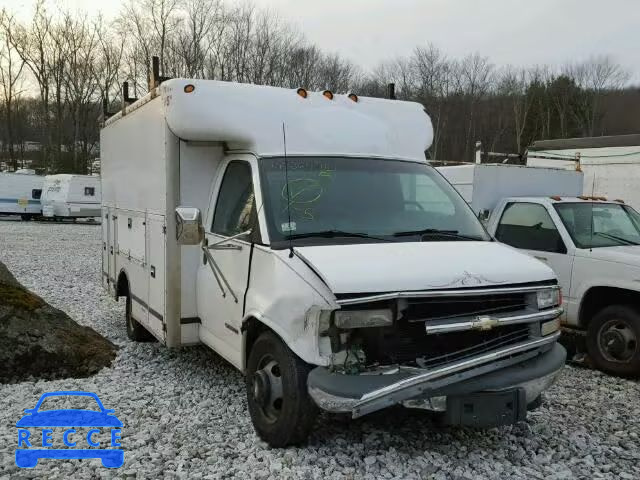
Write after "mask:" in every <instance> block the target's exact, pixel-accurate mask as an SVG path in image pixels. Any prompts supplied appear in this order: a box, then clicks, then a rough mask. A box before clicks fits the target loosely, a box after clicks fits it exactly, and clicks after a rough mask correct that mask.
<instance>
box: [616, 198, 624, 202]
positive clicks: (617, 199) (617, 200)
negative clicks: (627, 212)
mask: <svg viewBox="0 0 640 480" xmlns="http://www.w3.org/2000/svg"><path fill="white" fill-rule="evenodd" d="M614 202H618V203H624V200H622V199H621V198H616V199H615V200H614Z"/></svg>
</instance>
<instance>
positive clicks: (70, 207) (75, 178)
mask: <svg viewBox="0 0 640 480" xmlns="http://www.w3.org/2000/svg"><path fill="white" fill-rule="evenodd" d="M101 203H102V196H101V185H100V177H98V176H92V175H68V174H59V175H47V176H46V177H45V181H44V187H43V193H42V215H43V217H45V218H52V219H65V218H71V219H76V218H86V217H90V218H92V217H100V215H101Z"/></svg>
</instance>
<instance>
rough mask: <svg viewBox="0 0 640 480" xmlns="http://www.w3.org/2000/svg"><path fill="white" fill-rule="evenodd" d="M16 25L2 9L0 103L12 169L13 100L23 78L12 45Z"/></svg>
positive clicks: (20, 59)
mask: <svg viewBox="0 0 640 480" xmlns="http://www.w3.org/2000/svg"><path fill="white" fill-rule="evenodd" d="M15 30H16V23H15V20H14V17H13V16H12V15H11V14H9V13H8V12H6V11H5V10H4V9H3V10H2V12H0V87H1V88H2V101H3V104H4V113H5V121H6V122H7V123H6V125H7V143H8V150H9V160H10V162H12V164H13V169H14V170H15V169H17V166H18V163H17V157H16V156H15V152H14V144H15V138H14V131H13V129H14V125H13V118H14V113H15V112H14V109H15V100H16V99H17V98H18V97H19V96H20V94H21V93H22V82H23V80H24V77H23V75H22V71H23V69H24V65H25V62H24V60H23V59H22V58H20V56H19V55H18V54H17V53H16V51H15V49H14V48H13V45H14V43H15V40H14V35H15Z"/></svg>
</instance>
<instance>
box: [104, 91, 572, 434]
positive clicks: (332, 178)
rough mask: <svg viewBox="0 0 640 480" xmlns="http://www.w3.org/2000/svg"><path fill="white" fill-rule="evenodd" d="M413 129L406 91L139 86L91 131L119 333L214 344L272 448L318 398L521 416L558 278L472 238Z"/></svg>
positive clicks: (300, 425) (553, 359)
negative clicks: (141, 91)
mask: <svg viewBox="0 0 640 480" xmlns="http://www.w3.org/2000/svg"><path fill="white" fill-rule="evenodd" d="M125 97H126V96H125ZM431 140H432V128H431V122H430V120H429V117H428V116H427V115H426V114H425V111H424V109H423V107H422V106H421V105H419V104H416V103H409V102H401V101H393V100H384V99H375V98H359V97H358V96H357V95H355V94H350V95H337V94H333V93H332V92H328V91H327V92H323V93H319V92H308V91H306V90H304V89H298V90H297V91H296V90H295V89H294V90H289V89H283V88H273V87H265V86H255V85H243V84H233V83H225V82H218V81H207V80H187V79H172V80H167V81H165V82H163V83H161V84H160V85H157V84H156V85H155V86H154V88H152V90H151V91H150V93H149V94H147V95H146V96H145V97H143V98H141V99H139V100H137V101H135V102H134V103H132V104H130V105H126V106H124V107H123V110H122V111H121V112H119V113H117V114H116V115H114V116H112V117H111V118H109V119H108V120H106V122H105V125H104V128H103V129H102V130H101V135H100V142H101V148H100V152H101V169H102V174H101V177H102V195H103V212H102V213H103V223H102V225H103V226H102V231H103V252H102V253H103V257H102V260H103V271H102V275H103V280H104V286H105V287H106V288H108V290H109V291H110V292H111V294H112V295H113V296H115V297H116V298H118V297H120V298H124V299H126V319H125V320H126V328H127V332H128V335H129V337H130V338H131V339H132V340H143V339H146V338H148V337H149V336H150V335H151V336H153V337H155V338H156V339H158V340H159V341H160V342H163V343H165V344H166V345H167V346H170V347H177V346H181V345H191V344H197V343H204V344H205V345H208V346H209V347H211V348H212V349H213V350H215V351H216V352H218V353H219V354H220V355H221V356H222V357H224V358H225V359H227V360H228V361H229V362H230V363H231V364H233V365H234V366H235V367H236V368H238V369H239V370H240V371H242V372H243V373H244V375H245V378H246V387H247V401H248V409H249V413H250V416H251V419H252V422H253V425H254V427H255V429H256V431H257V433H258V435H259V436H260V437H261V438H263V439H264V440H266V441H267V442H268V443H269V444H270V445H272V446H285V445H291V444H296V443H300V442H302V441H304V440H305V438H306V437H307V435H308V433H309V431H310V429H311V428H312V426H313V423H314V418H315V415H316V412H317V411H318V408H321V409H324V410H326V411H330V412H347V413H349V414H351V415H352V416H353V417H360V416H362V415H366V414H368V413H370V412H374V411H376V410H380V409H383V408H386V407H389V406H392V405H398V404H399V405H404V406H406V407H412V408H423V409H427V410H433V411H437V412H440V414H441V415H442V416H443V417H444V421H445V422H446V423H449V424H456V425H475V426H492V425H499V424H510V423H514V422H517V421H520V420H522V419H523V418H525V416H526V412H527V409H530V408H534V407H535V406H536V405H538V404H539V402H540V400H541V394H542V392H543V391H544V390H545V389H547V388H548V387H549V386H550V385H551V384H552V383H553V382H554V380H555V379H556V377H557V376H558V374H559V372H560V371H561V369H562V367H563V365H564V361H565V356H566V352H565V351H564V349H563V348H562V347H561V346H560V345H559V344H558V343H557V338H558V335H559V331H558V330H559V321H558V317H559V315H560V314H561V312H562V309H561V307H560V305H559V304H560V298H559V288H558V285H557V280H556V278H555V276H554V274H553V272H552V270H551V269H550V268H549V267H547V266H546V265H544V264H543V263H541V262H539V261H537V260H535V259H533V258H531V257H529V256H527V255H524V254H522V253H519V252H517V251H516V250H514V249H512V248H509V247H506V246H503V245H500V244H499V243H496V242H492V241H491V240H490V238H489V236H488V235H487V234H486V232H485V230H484V229H483V228H482V226H481V224H480V223H479V221H478V220H477V219H476V217H475V215H474V214H473V212H472V211H471V209H470V208H469V207H468V206H467V205H466V204H465V202H464V201H463V200H462V199H461V198H460V197H459V195H458V194H457V193H456V192H455V190H454V189H453V188H452V187H451V186H450V185H449V184H448V183H447V182H446V181H444V179H443V178H442V176H441V175H439V174H438V173H437V172H436V170H435V169H433V168H432V167H430V166H429V165H428V164H427V163H426V161H425V154H424V152H425V150H426V149H427V148H428V146H429V144H430V142H431ZM124 324H125V321H123V328H124Z"/></svg>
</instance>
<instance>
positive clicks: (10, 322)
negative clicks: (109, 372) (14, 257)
mask: <svg viewBox="0 0 640 480" xmlns="http://www.w3.org/2000/svg"><path fill="white" fill-rule="evenodd" d="M116 348H117V347H116V346H115V345H114V344H113V343H111V342H110V341H109V340H107V339H105V338H104V337H102V336H101V335H100V334H98V333H96V332H95V331H94V330H93V329H91V328H89V327H83V326H81V325H78V324H77V323H76V322H74V321H73V320H72V319H71V318H69V316H68V315H67V314H66V313H64V312H62V311H60V310H58V309H56V308H53V307H52V306H51V305H49V304H47V302H45V301H44V300H43V299H42V298H40V297H39V296H37V295H35V294H34V293H32V292H30V291H29V290H27V289H26V288H25V287H23V286H22V285H21V284H20V283H19V282H18V281H17V280H16V279H15V277H14V276H13V275H12V274H11V272H10V271H9V270H8V269H7V268H6V267H5V265H4V264H2V262H0V383H13V382H19V381H21V380H25V379H27V378H29V377H34V378H38V379H47V380H52V379H57V378H68V377H73V378H80V377H88V376H90V375H93V374H94V373H96V372H98V371H99V370H100V369H101V368H103V367H107V366H110V365H111V362H113V360H114V359H115V357H116Z"/></svg>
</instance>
